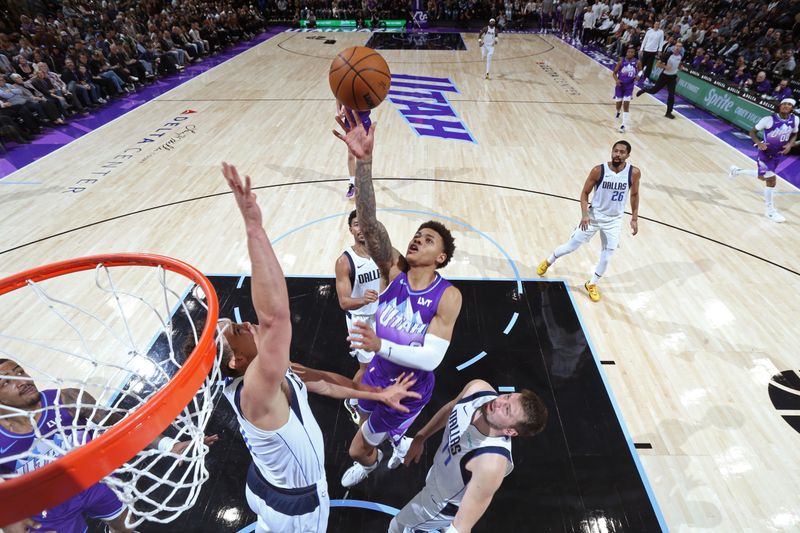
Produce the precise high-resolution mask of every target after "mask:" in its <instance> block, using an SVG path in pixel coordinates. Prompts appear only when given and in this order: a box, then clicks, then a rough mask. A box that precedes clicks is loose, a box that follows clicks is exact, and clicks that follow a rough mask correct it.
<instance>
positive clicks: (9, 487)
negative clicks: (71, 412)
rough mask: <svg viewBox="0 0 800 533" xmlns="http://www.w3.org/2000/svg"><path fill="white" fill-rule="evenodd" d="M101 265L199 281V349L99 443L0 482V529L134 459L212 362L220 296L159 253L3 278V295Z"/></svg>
mask: <svg viewBox="0 0 800 533" xmlns="http://www.w3.org/2000/svg"><path fill="white" fill-rule="evenodd" d="M98 265H103V266H105V267H120V266H146V267H158V266H161V267H162V268H164V269H165V270H169V271H171V272H175V273H177V274H181V275H183V276H185V277H186V278H188V279H189V280H191V281H193V282H194V283H196V284H197V285H198V286H199V287H200V288H201V289H202V290H203V292H204V293H205V296H206V302H207V306H208V315H207V318H206V322H205V327H204V329H203V332H202V334H201V335H200V338H199V339H198V342H197V347H196V348H195V350H194V351H193V352H192V353H191V355H190V356H189V357H188V358H187V360H186V362H185V363H184V364H183V366H182V367H181V368H180V369H179V370H178V371H177V372H176V373H175V375H174V376H172V379H170V381H169V382H168V383H167V384H166V385H164V387H162V388H161V390H159V391H158V392H156V393H155V394H154V395H153V396H152V397H151V398H150V400H149V401H148V402H146V403H144V404H143V405H141V406H140V407H139V408H138V409H136V410H135V411H134V412H133V413H132V414H130V415H129V416H127V417H125V418H124V419H123V420H121V421H120V422H118V423H117V424H115V425H114V426H113V427H112V428H110V429H109V430H108V431H106V432H105V433H103V434H102V435H100V436H99V437H97V438H96V439H94V440H92V441H90V442H88V443H86V444H85V445H83V446H81V447H80V448H77V449H75V450H73V451H71V452H70V453H68V454H67V455H64V456H63V457H60V458H59V459H57V460H56V461H54V462H52V463H49V464H47V465H45V466H42V467H41V468H38V469H36V470H34V471H32V472H30V473H27V474H24V475H22V476H20V477H17V478H14V479H11V480H8V481H6V482H3V483H0V502H3V503H2V506H0V526H2V525H8V524H12V523H14V522H17V521H19V520H23V519H25V518H29V517H32V516H35V515H36V514H38V513H39V512H41V511H42V510H44V509H48V508H50V507H54V506H56V505H58V504H60V503H62V502H64V501H65V500H67V499H69V498H71V497H72V496H74V495H76V494H78V493H79V492H81V491H83V490H86V489H87V488H89V487H91V486H92V485H94V484H95V483H97V482H99V481H100V480H101V479H103V478H104V477H106V476H107V475H109V474H110V473H111V472H113V471H114V470H115V469H116V468H118V467H119V466H120V465H122V464H123V463H125V462H126V461H128V460H129V459H131V458H132V457H133V456H134V455H136V454H137V453H138V452H139V451H141V450H143V449H144V448H145V447H146V446H147V445H148V444H150V443H151V442H153V441H154V440H155V439H156V437H158V436H159V434H161V432H162V431H163V430H164V429H165V428H166V427H167V426H169V425H170V423H171V422H172V421H173V420H174V419H175V418H176V417H177V416H178V414H179V413H180V412H181V411H182V410H183V408H184V407H186V405H187V404H188V403H189V401H190V400H191V399H192V397H193V396H194V395H195V393H196V392H197V390H198V389H199V388H200V386H201V385H202V383H203V380H204V379H205V377H206V376H207V374H208V372H209V371H210V370H211V367H212V365H213V363H214V357H215V340H214V336H215V330H216V323H217V319H218V316H219V304H218V301H217V294H216V292H215V291H214V287H213V286H212V285H211V282H210V281H209V280H208V278H206V277H205V276H204V275H203V274H202V273H201V272H200V271H199V270H197V269H196V268H194V267H193V266H191V265H189V264H188V263H184V262H183V261H180V260H178V259H173V258H171V257H166V256H162V255H155V254H140V253H119V254H103V255H93V256H87V257H80V258H77V259H69V260H66V261H61V262H58V263H53V264H50V265H45V266H40V267H37V268H32V269H30V270H26V271H24V272H21V273H19V274H16V275H13V276H10V277H7V278H5V279H2V280H0V295H3V294H6V293H9V292H11V291H14V290H16V289H19V288H21V287H24V286H26V285H27V283H28V281H29V280H30V281H34V282H36V281H43V280H47V279H51V278H55V277H58V276H63V275H67V274H71V273H74V272H80V271H85V270H91V269H94V268H96V267H97V266H98Z"/></svg>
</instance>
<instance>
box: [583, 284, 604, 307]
mask: <svg viewBox="0 0 800 533" xmlns="http://www.w3.org/2000/svg"><path fill="white" fill-rule="evenodd" d="M583 286H584V287H586V290H587V291H588V292H589V299H590V300H592V301H593V302H599V301H600V289H598V288H597V284H596V283H589V282H588V281H587V282H586V283H584V284H583Z"/></svg>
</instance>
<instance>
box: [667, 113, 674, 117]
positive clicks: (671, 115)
mask: <svg viewBox="0 0 800 533" xmlns="http://www.w3.org/2000/svg"><path fill="white" fill-rule="evenodd" d="M664 116H665V117H667V118H675V115H673V114H672V113H667V114H666V115H664Z"/></svg>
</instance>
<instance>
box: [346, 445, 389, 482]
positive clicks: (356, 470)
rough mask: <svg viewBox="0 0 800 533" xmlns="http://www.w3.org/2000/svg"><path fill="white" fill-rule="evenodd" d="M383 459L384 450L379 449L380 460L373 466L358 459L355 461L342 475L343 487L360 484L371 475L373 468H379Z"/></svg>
mask: <svg viewBox="0 0 800 533" xmlns="http://www.w3.org/2000/svg"><path fill="white" fill-rule="evenodd" d="M382 460H383V452H382V451H380V450H378V460H377V461H375V464H373V465H372V466H364V465H362V464H361V463H359V462H358V461H353V466H351V467H350V468H348V469H347V471H346V472H345V473H344V475H343V476H342V487H344V488H346V489H349V488H350V487H352V486H354V485H358V484H359V483H361V482H362V481H364V480H365V479H367V476H368V475H370V474H371V473H372V471H373V470H375V469H376V468H378V465H379V464H381V461H382Z"/></svg>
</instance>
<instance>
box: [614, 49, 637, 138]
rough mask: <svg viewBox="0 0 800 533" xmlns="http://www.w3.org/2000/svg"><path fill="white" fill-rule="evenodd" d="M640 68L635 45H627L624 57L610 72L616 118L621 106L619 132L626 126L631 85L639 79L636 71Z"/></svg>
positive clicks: (623, 131) (623, 130)
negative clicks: (612, 79) (612, 80)
mask: <svg viewBox="0 0 800 533" xmlns="http://www.w3.org/2000/svg"><path fill="white" fill-rule="evenodd" d="M640 70H642V63H641V61H639V60H638V59H637V58H636V47H635V46H629V47H628V49H627V50H626V51H625V57H624V58H622V59H620V60H619V61H618V62H617V66H615V67H614V70H613V71H612V72H611V77H612V78H614V83H616V86H615V87H614V101H615V102H616V103H617V117H616V118H619V110H620V108H622V125H620V127H619V130H618V131H619V132H620V133H625V132H626V131H627V128H628V119H629V118H630V116H631V114H630V107H631V98H632V97H633V86H634V85H635V84H636V82H637V81H638V80H639V75H638V74H637V73H638V72H639V71H640Z"/></svg>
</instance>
